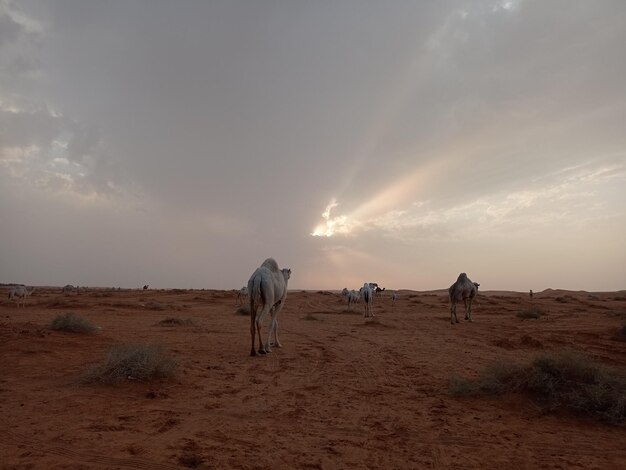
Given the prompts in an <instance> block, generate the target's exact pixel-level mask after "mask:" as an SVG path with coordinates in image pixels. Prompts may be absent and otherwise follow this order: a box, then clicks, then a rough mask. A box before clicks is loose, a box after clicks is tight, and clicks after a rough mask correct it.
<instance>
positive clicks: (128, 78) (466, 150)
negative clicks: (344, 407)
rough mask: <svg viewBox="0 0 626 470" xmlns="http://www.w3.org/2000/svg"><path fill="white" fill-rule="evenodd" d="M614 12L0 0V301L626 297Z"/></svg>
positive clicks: (622, 22) (530, 4)
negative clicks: (466, 294)
mask: <svg viewBox="0 0 626 470" xmlns="http://www.w3.org/2000/svg"><path fill="white" fill-rule="evenodd" d="M623 44H626V2H622V1H620V0H599V1H597V2H578V1H569V0H554V1H551V2H539V1H536V0H485V1H469V0H467V1H462V0H450V1H442V2H403V1H391V2H378V1H373V0H372V1H360V0H359V1H357V0H347V1H344V2H339V3H337V2H307V1H299V0H296V1H293V2H284V3H275V2H231V1H215V2H207V3H206V4H184V5H172V4H171V2H166V1H161V0H157V1H147V0H138V1H135V2H130V3H129V2H124V1H113V2H99V1H95V0H93V1H92V0H87V1H78V0H50V1H44V0H23V1H19V2H17V1H14V0H0V217H1V218H2V221H3V222H2V232H1V233H2V236H0V283H3V282H5V283H8V282H19V283H25V284H36V285H43V284H46V285H65V284H68V283H69V284H79V285H94V286H96V285H97V286H122V287H139V286H142V285H145V284H150V285H151V286H153V287H194V288H220V289H238V288H240V287H241V286H243V285H244V284H245V283H246V281H247V279H248V277H249V276H250V274H251V273H252V271H253V270H254V268H255V267H257V266H258V265H260V263H261V262H262V261H263V260H264V259H265V258H266V257H269V256H273V257H275V258H276V259H277V260H278V262H279V264H280V265H281V267H283V266H284V267H290V268H291V269H292V278H291V280H290V286H291V287H293V288H298V289H300V288H302V289H341V288H343V287H349V288H356V287H358V286H359V285H362V284H363V282H366V281H367V282H378V283H379V284H381V285H383V286H387V287H388V288H410V289H416V290H426V289H435V288H442V287H447V286H449V285H450V284H451V283H452V282H453V281H454V280H455V279H456V277H457V275H458V273H459V272H467V273H468V275H469V276H470V278H472V279H473V280H476V281H478V282H480V283H481V288H484V289H485V290H490V289H494V290H501V289H513V290H521V291H527V290H528V289H533V290H536V291H540V290H542V289H545V288H548V287H552V288H566V289H585V290H619V289H626V283H625V282H624V279H626V243H624V240H626V209H625V207H626V206H625V204H624V203H625V202H626V132H624V122H626V93H624V89H623V88H624V87H623V76H624V75H625V74H626V56H624V54H623Z"/></svg>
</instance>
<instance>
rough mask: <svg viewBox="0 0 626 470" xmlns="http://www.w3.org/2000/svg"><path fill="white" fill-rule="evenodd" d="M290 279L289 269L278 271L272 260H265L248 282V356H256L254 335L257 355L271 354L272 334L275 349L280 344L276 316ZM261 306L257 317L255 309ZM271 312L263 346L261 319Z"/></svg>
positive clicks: (276, 264)
mask: <svg viewBox="0 0 626 470" xmlns="http://www.w3.org/2000/svg"><path fill="white" fill-rule="evenodd" d="M290 277H291V269H279V268H278V263H277V262H276V260H274V258H267V259H266V260H265V261H263V264H262V265H261V266H260V267H259V268H257V269H256V270H255V271H254V273H253V274H252V276H251V277H250V280H249V281H248V293H249V295H250V337H251V340H252V347H251V349H250V355H251V356H256V354H257V352H256V350H255V349H254V337H255V333H258V335H259V354H266V353H268V352H271V344H270V338H271V336H272V332H274V340H275V345H276V347H281V346H282V344H281V343H280V341H279V340H278V314H279V313H280V311H281V310H282V308H283V306H284V305H285V299H286V298H287V284H288V282H289V278H290ZM259 306H262V308H261V312H260V313H259V314H258V315H257V308H258V307H259ZM270 311H271V315H272V316H271V320H270V325H269V332H268V334H267V343H265V344H263V340H262V338H261V324H262V322H263V317H264V316H265V314H266V313H267V312H270Z"/></svg>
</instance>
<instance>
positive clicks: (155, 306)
mask: <svg viewBox="0 0 626 470" xmlns="http://www.w3.org/2000/svg"><path fill="white" fill-rule="evenodd" d="M146 308H147V309H148V310H156V311H163V310H165V309H166V308H168V306H167V305H165V304H162V303H161V302H157V301H156V300H151V301H149V302H146Z"/></svg>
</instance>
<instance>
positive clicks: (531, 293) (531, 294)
mask: <svg viewBox="0 0 626 470" xmlns="http://www.w3.org/2000/svg"><path fill="white" fill-rule="evenodd" d="M528 295H529V296H530V299H531V300H532V298H533V290H532V289H530V292H529V293H528Z"/></svg>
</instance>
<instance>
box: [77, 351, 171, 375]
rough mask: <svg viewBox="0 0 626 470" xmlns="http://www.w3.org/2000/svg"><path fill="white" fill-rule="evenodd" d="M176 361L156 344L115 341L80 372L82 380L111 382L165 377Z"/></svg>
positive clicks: (169, 373)
mask: <svg viewBox="0 0 626 470" xmlns="http://www.w3.org/2000/svg"><path fill="white" fill-rule="evenodd" d="M176 365H177V364H176V361H175V360H174V359H172V358H170V357H169V356H168V355H167V354H165V352H164V350H163V347H162V346H161V345H159V344H117V345H115V346H113V347H112V348H111V349H109V351H108V353H107V357H106V359H105V360H104V361H103V362H102V363H100V364H94V365H93V366H91V367H89V368H88V369H87V371H86V372H85V373H84V374H83V377H82V381H83V382H85V383H101V384H113V383H117V382H121V381H124V380H151V379H164V378H168V377H170V376H172V375H173V373H174V370H175V369H176Z"/></svg>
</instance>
